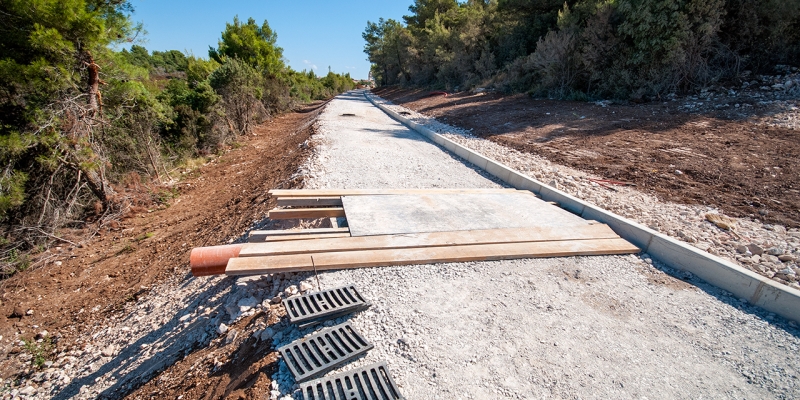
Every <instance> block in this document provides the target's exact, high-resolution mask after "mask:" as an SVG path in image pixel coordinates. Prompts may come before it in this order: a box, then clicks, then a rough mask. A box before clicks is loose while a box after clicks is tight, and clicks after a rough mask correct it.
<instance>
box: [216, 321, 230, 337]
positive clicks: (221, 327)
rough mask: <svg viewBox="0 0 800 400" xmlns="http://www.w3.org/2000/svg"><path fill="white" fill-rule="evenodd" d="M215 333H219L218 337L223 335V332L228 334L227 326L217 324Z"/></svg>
mask: <svg viewBox="0 0 800 400" xmlns="http://www.w3.org/2000/svg"><path fill="white" fill-rule="evenodd" d="M217 332H219V334H220V335H224V334H225V332H228V325H225V324H219V328H217Z"/></svg>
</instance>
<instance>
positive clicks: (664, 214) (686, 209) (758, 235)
mask: <svg viewBox="0 0 800 400" xmlns="http://www.w3.org/2000/svg"><path fill="white" fill-rule="evenodd" d="M380 101H382V102H383V104H385V105H387V106H388V107H390V108H391V109H392V110H393V111H395V112H404V113H407V114H405V116H406V118H409V119H411V120H412V121H414V122H416V123H419V124H422V125H425V126H426V127H428V128H430V129H431V130H434V131H436V132H438V133H440V134H442V135H443V136H445V137H446V138H448V139H450V140H453V141H454V142H457V143H459V144H461V145H463V146H465V147H467V148H469V149H472V150H474V151H477V152H479V153H481V154H483V155H485V156H487V157H490V158H493V159H495V160H497V161H499V162H501V163H503V164H505V165H507V166H509V167H510V168H513V169H516V170H517V171H520V172H522V173H523V174H525V175H528V176H530V177H532V178H534V179H537V180H539V181H541V182H544V183H546V184H549V185H550V186H553V187H556V188H558V189H560V190H563V191H564V192H567V193H569V194H571V195H573V196H575V197H578V198H580V199H582V200H584V201H587V202H589V203H592V204H595V205H598V206H600V207H602V208H605V209H607V210H610V211H612V212H614V213H617V214H619V215H622V216H624V217H626V218H629V219H632V220H634V221H637V222H639V223H641V224H643V225H646V226H649V227H650V228H652V229H654V230H656V231H659V232H661V233H664V234H667V235H669V236H672V237H675V238H678V239H680V240H683V241H685V242H687V243H689V244H691V245H693V246H695V247H697V248H699V249H701V250H704V251H708V252H709V253H711V254H714V255H718V256H721V257H723V258H726V259H728V260H729V261H732V262H734V263H737V264H739V265H740V266H742V267H744V268H747V269H749V270H751V271H753V272H756V273H758V274H761V275H762V276H765V277H767V278H771V279H773V280H775V281H776V282H780V283H783V284H786V285H789V286H791V287H793V288H795V289H800V284H798V279H800V268H799V267H798V260H800V230H798V229H788V230H787V229H786V227H783V226H780V225H771V224H763V223H761V222H759V221H756V220H753V219H749V218H732V217H727V216H724V215H722V213H721V211H720V210H718V209H716V208H713V207H708V206H699V205H684V204H676V203H667V202H662V201H660V200H658V199H656V198H655V197H654V196H652V195H649V194H646V193H642V192H640V191H637V190H635V189H633V188H630V187H622V186H614V187H613V189H609V188H608V187H607V185H606V186H602V185H601V184H598V183H597V182H596V181H593V180H592V179H602V178H601V177H598V176H594V175H591V174H588V173H586V172H583V171H578V170H575V169H572V168H569V167H566V166H563V165H558V164H554V163H551V162H550V161H548V160H547V159H545V158H543V157H539V156H536V155H533V154H527V153H522V152H520V151H517V150H514V149H510V148H507V147H505V146H503V145H500V144H497V143H495V142H492V141H490V140H486V139H482V138H479V137H476V136H475V135H473V134H471V133H470V132H469V131H466V130H463V129H460V128H457V127H454V126H450V125H447V124H444V123H441V122H439V121H437V120H436V119H434V118H429V117H427V116H425V115H423V114H420V113H417V112H414V111H412V110H410V109H407V108H405V107H401V106H398V105H394V104H392V103H390V102H388V101H386V100H382V99H380ZM675 173H680V171H675ZM709 215H711V216H709ZM718 215H722V217H721V218H715V217H716V216H718ZM715 219H721V220H723V222H718V224H719V225H718V224H715V223H713V222H711V221H710V220H715ZM720 226H722V227H720ZM726 228H731V229H726Z"/></svg>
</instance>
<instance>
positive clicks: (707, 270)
mask: <svg viewBox="0 0 800 400" xmlns="http://www.w3.org/2000/svg"><path fill="white" fill-rule="evenodd" d="M364 96H365V97H366V98H367V99H368V100H369V101H370V102H371V103H372V104H374V105H375V106H377V107H378V108H380V109H381V110H383V112H385V113H386V114H388V115H389V116H391V117H392V118H394V119H395V120H397V121H398V122H400V123H402V124H403V125H405V126H407V127H409V128H411V129H413V130H414V131H416V132H418V133H420V134H421V135H422V136H425V137H426V138H428V139H429V140H430V141H432V142H434V143H436V144H438V145H439V146H442V147H444V148H445V149H447V150H448V151H450V152H452V153H454V154H456V155H457V156H459V157H461V158H463V159H464V160H467V161H468V162H470V163H471V164H473V165H475V166H476V167H478V168H480V169H482V170H484V171H486V172H487V173H489V174H490V175H493V176H495V177H496V178H498V179H500V180H501V181H503V182H505V183H507V184H508V185H510V186H512V187H515V188H517V189H523V190H530V191H532V192H534V193H536V194H538V195H539V196H541V197H542V199H544V200H546V201H555V202H557V203H559V204H560V206H561V207H562V208H564V209H566V210H569V211H571V212H573V213H575V214H577V215H580V216H581V217H583V218H585V219H590V220H595V221H599V222H602V223H604V224H607V225H609V226H610V227H611V228H612V229H613V230H614V231H615V232H616V233H617V234H618V235H620V236H621V237H623V238H624V239H626V240H628V241H630V242H631V243H633V244H634V245H636V246H637V247H639V248H641V249H642V251H644V252H645V253H648V254H649V255H650V256H651V257H653V258H655V259H656V260H659V261H661V262H663V263H664V264H666V265H668V266H670V267H672V268H675V269H677V270H681V271H688V272H691V273H693V274H695V275H697V276H698V277H699V278H701V279H703V280H704V281H706V282H708V283H710V284H712V285H714V286H716V287H718V288H721V289H724V290H727V291H728V292H731V293H733V294H734V295H735V296H737V297H738V298H741V299H746V300H747V301H748V302H750V303H751V304H754V305H756V306H759V307H761V308H763V309H765V310H767V311H770V312H773V313H775V314H778V315H780V316H782V317H785V318H787V319H790V320H793V321H797V322H800V291H798V290H795V289H792V288H790V287H788V286H785V285H782V284H780V283H778V282H775V281H772V280H770V279H767V278H764V277H762V276H761V275H758V274H756V273H754V272H751V271H748V270H746V269H744V268H742V267H740V266H738V265H735V264H733V263H731V262H729V261H727V260H723V259H722V258H719V257H716V256H714V255H712V254H709V253H706V252H704V251H702V250H699V249H697V248H695V247H693V246H690V245H688V244H686V243H683V242H681V241H678V240H675V239H673V238H671V237H669V236H666V235H663V234H661V233H658V232H656V231H654V230H652V229H650V228H647V227H645V226H643V225H640V224H638V223H636V222H634V221H631V220H628V219H626V218H623V217H621V216H619V215H616V214H614V213H612V212H609V211H606V210H603V209H602V208H600V207H597V206H594V205H592V204H589V203H586V202H584V201H583V200H580V199H578V198H575V197H572V196H570V195H569V194H567V193H564V192H562V191H560V190H558V189H554V188H552V187H549V186H547V185H545V184H544V183H542V182H539V181H537V180H535V179H533V178H530V177H528V176H526V175H523V174H521V173H519V172H517V171H515V170H513V169H511V168H508V167H507V166H505V165H503V164H501V163H499V162H497V161H495V160H492V159H490V158H488V157H485V156H483V155H481V154H479V153H476V152H474V151H472V150H470V149H468V148H466V147H464V146H462V145H460V144H458V143H456V142H453V141H452V140H450V139H447V138H445V137H444V136H442V135H440V134H438V133H436V132H434V131H432V130H431V129H428V128H426V127H424V126H422V125H420V124H417V123H415V122H413V121H410V120H409V119H407V118H405V117H403V116H401V115H399V114H397V113H395V112H394V111H392V110H390V109H388V108H387V107H386V106H384V105H382V104H379V103H377V102H376V101H375V100H374V99H373V96H372V95H370V94H369V93H368V92H367V91H365V92H364ZM376 97H377V96H376Z"/></svg>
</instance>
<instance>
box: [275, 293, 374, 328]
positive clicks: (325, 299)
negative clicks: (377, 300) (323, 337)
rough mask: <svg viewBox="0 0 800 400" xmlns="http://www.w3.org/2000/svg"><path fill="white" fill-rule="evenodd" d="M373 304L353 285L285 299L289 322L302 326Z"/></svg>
mask: <svg viewBox="0 0 800 400" xmlns="http://www.w3.org/2000/svg"><path fill="white" fill-rule="evenodd" d="M371 305H372V304H370V303H369V302H367V301H366V300H365V299H364V297H363V296H361V294H360V293H358V290H356V287H355V286H353V285H350V286H342V287H337V288H333V289H328V290H323V291H320V292H316V293H310V294H304V295H302V296H298V297H291V298H288V299H283V308H284V309H286V315H287V316H289V322H291V323H293V324H297V325H298V326H299V327H300V328H305V327H308V326H312V325H315V324H318V323H320V322H324V321H327V320H329V319H334V318H337V317H340V316H342V315H345V314H350V313H353V312H357V311H362V310H366V309H367V308H369V307H370V306H371Z"/></svg>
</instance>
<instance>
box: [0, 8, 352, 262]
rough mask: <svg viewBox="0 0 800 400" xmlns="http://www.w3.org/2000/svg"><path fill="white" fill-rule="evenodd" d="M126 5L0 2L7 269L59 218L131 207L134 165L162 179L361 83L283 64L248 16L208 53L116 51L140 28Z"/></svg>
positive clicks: (75, 221) (76, 219)
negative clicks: (129, 181)
mask: <svg viewBox="0 0 800 400" xmlns="http://www.w3.org/2000/svg"><path fill="white" fill-rule="evenodd" d="M131 11H132V8H131V5H130V3H129V2H128V1H127V0H0V15H2V18H0V224H1V225H2V227H3V232H2V234H0V237H2V238H3V241H2V242H3V244H0V270H2V271H3V273H4V274H6V275H7V273H12V272H13V270H14V268H15V267H14V265H15V262H14V260H17V261H18V260H20V259H22V258H23V257H21V254H24V253H25V252H28V251H30V250H31V249H34V248H36V246H37V245H41V244H43V243H47V242H48V241H50V240H53V239H54V238H57V237H58V234H57V231H58V230H59V229H61V228H63V227H74V228H81V227H83V225H84V224H85V221H87V219H88V220H95V221H96V220H104V219H105V220H107V219H110V218H117V217H118V216H119V215H121V214H122V213H124V211H125V209H126V208H127V207H128V205H129V200H128V199H127V198H126V196H127V195H126V194H124V193H122V192H121V191H120V190H119V187H120V186H119V184H120V182H122V181H123V180H124V179H125V177H126V176H131V175H134V174H135V175H136V176H139V177H142V180H144V181H145V183H155V184H156V186H157V185H158V184H161V183H165V182H168V181H170V180H172V175H171V173H170V171H172V170H173V169H174V168H175V166H178V165H182V164H183V165H185V164H186V163H187V162H188V163H191V160H195V159H197V158H198V157H202V156H205V155H207V154H212V153H216V152H218V151H219V150H221V149H223V148H225V147H226V146H229V145H230V143H232V142H234V141H235V140H236V137H238V136H239V135H242V134H246V133H248V132H249V131H250V130H251V129H253V127H254V126H256V125H257V124H259V123H261V122H263V121H264V120H266V119H268V118H271V117H272V116H273V115H275V114H277V113H281V112H285V111H287V110H290V109H292V108H293V107H295V106H296V105H297V104H299V103H303V102H308V101H311V100H320V99H325V98H328V97H330V96H333V95H335V94H338V93H340V92H342V91H346V90H349V89H352V88H353V87H354V83H353V81H352V79H351V78H350V76H349V75H339V74H335V73H332V72H331V73H329V74H328V75H327V76H325V77H322V78H320V77H317V76H316V75H314V73H313V72H305V71H303V72H297V71H293V70H292V69H290V68H289V67H287V66H286V65H285V63H284V60H283V58H282V49H280V48H279V47H277V46H276V40H277V36H276V33H275V32H274V31H272V30H271V29H270V27H269V24H268V23H267V22H266V21H264V22H263V23H262V24H261V25H258V24H256V22H255V21H254V20H253V19H249V20H248V21H247V22H246V23H242V22H241V21H240V20H239V19H238V18H234V19H233V23H230V24H227V25H226V27H225V29H224V31H223V32H222V34H221V39H220V41H219V43H218V45H217V47H216V48H211V49H210V50H209V59H203V58H199V57H195V56H192V55H188V56H187V55H185V54H183V53H181V52H179V51H176V50H170V51H164V52H160V51H154V52H148V51H147V49H145V48H144V47H142V46H139V45H133V46H131V47H130V49H129V50H128V49H123V50H121V51H117V50H115V49H117V48H120V47H121V46H122V45H125V44H127V43H130V42H133V41H134V40H135V38H136V36H137V35H138V34H139V33H141V27H138V26H134V25H133V24H132V23H131V21H130V18H129V15H130V13H131ZM12 259H13V260H12ZM17 263H18V262H17ZM26 265H27V264H26Z"/></svg>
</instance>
